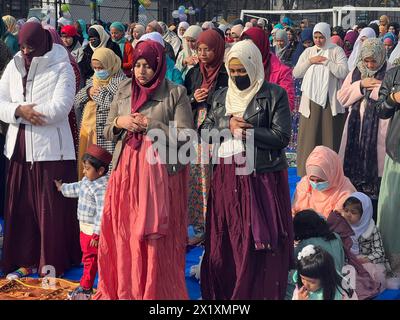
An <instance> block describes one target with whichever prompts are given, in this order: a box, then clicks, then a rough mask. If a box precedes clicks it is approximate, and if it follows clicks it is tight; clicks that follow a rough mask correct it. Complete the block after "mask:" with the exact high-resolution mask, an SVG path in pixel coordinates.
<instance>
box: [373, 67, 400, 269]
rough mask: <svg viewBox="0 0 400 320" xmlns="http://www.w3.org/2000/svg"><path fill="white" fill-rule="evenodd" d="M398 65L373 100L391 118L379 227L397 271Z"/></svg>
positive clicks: (399, 197) (399, 176)
mask: <svg viewBox="0 0 400 320" xmlns="http://www.w3.org/2000/svg"><path fill="white" fill-rule="evenodd" d="M399 71H400V67H399V66H396V67H394V68H391V69H390V70H388V71H387V72H386V74H385V77H384V79H383V81H382V85H381V89H380V90H379V100H378V103H377V104H376V107H377V108H378V112H379V113H378V114H379V118H380V119H390V122H389V128H388V131H387V135H386V157H385V165H384V169H383V176H382V183H381V186H380V193H379V200H378V228H379V230H380V231H381V233H382V238H383V243H384V245H385V251H386V253H387V255H388V258H389V261H390V265H391V267H392V270H393V272H395V273H399V272H400V238H399V236H398V233H399V232H398V226H399V224H400V215H399V208H400V190H399V188H398V187H397V186H399V185H400V148H399V145H400V129H399V128H400V121H399V119H400V118H399V117H400V112H399V110H400V93H399V91H400V87H399V85H398V84H399V83H400V72H399Z"/></svg>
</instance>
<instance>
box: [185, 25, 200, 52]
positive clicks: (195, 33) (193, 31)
mask: <svg viewBox="0 0 400 320" xmlns="http://www.w3.org/2000/svg"><path fill="white" fill-rule="evenodd" d="M202 32H203V30H202V29H201V27H200V26H190V27H189V28H188V29H187V30H186V32H185V34H184V35H183V40H182V41H183V43H182V47H183V52H184V55H185V58H186V57H191V56H197V52H196V50H191V49H190V48H189V45H188V44H187V42H186V39H185V38H186V37H188V38H193V39H195V40H196V41H197V39H198V38H199V35H200V33H202Z"/></svg>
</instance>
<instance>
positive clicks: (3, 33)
mask: <svg viewBox="0 0 400 320" xmlns="http://www.w3.org/2000/svg"><path fill="white" fill-rule="evenodd" d="M11 30H13V29H11ZM0 40H2V41H3V42H4V43H5V44H6V45H7V47H8V49H9V50H10V51H11V54H12V55H13V56H14V55H15V54H16V53H17V52H18V51H19V45H18V39H17V37H16V36H15V35H13V34H12V33H11V31H9V28H8V27H7V26H6V25H5V23H4V21H3V19H0Z"/></svg>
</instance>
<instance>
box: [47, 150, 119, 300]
mask: <svg viewBox="0 0 400 320" xmlns="http://www.w3.org/2000/svg"><path fill="white" fill-rule="evenodd" d="M111 159H112V155H111V154H110V153H109V152H108V151H106V150H104V149H103V148H101V147H99V146H97V145H95V144H92V145H90V146H89V148H88V149H87V150H86V153H85V154H84V155H83V158H82V161H83V174H84V178H83V179H82V180H81V181H79V182H75V183H69V184H66V183H62V181H61V180H59V181H57V180H56V181H54V183H55V184H56V186H57V189H58V191H61V192H62V194H63V195H64V197H68V198H77V197H79V200H78V219H79V226H80V230H81V233H80V241H81V248H82V253H83V256H82V263H83V266H84V267H83V275H82V278H81V281H80V286H79V287H77V288H76V289H75V290H74V291H72V292H71V293H70V294H69V298H70V299H72V300H74V299H77V298H78V296H79V295H82V294H83V295H84V297H85V298H87V299H89V298H90V296H91V294H92V293H93V283H94V280H95V277H96V273H97V250H98V249H97V248H98V243H99V236H100V222H101V215H102V213H103V203H104V194H105V191H106V187H107V172H108V165H109V164H110V162H111Z"/></svg>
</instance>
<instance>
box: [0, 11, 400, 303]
mask: <svg viewBox="0 0 400 320" xmlns="http://www.w3.org/2000/svg"><path fill="white" fill-rule="evenodd" d="M399 29H400V27H399V24H397V23H390V22H389V19H388V18H387V17H386V16H382V17H381V18H380V19H379V20H377V21H374V22H372V23H371V24H369V25H366V24H362V23H360V24H358V25H356V26H354V27H353V28H352V29H349V30H344V29H343V28H341V27H334V28H332V27H331V26H330V25H329V24H327V23H325V22H320V23H317V24H316V25H315V26H311V25H310V24H309V22H308V20H306V19H304V20H302V21H301V22H300V23H299V25H298V26H296V25H295V24H294V23H293V21H292V20H291V19H290V18H288V17H285V18H284V19H282V21H281V22H280V23H275V24H272V23H270V22H269V21H268V20H266V19H251V20H250V21H249V22H247V23H244V22H243V21H242V20H240V19H238V20H235V21H233V22H232V23H230V24H229V25H218V24H217V23H213V22H204V23H203V24H200V25H199V24H193V25H189V23H187V22H181V23H180V24H179V25H174V24H171V25H169V26H168V25H167V24H166V23H164V22H158V21H151V22H150V23H148V24H147V25H146V26H144V25H141V24H139V23H132V24H130V25H127V24H123V23H121V22H118V21H114V22H112V23H108V24H106V23H103V22H102V21H96V22H95V23H94V24H93V25H88V24H87V23H86V22H85V21H84V20H81V19H80V20H77V21H76V22H72V21H68V20H66V19H63V20H59V25H58V28H57V29H55V28H54V27H52V26H50V25H47V24H45V23H44V22H41V21H40V20H38V19H36V18H31V19H29V20H28V21H25V20H24V19H21V20H18V21H16V19H15V18H14V17H11V16H4V17H3V18H2V19H0V76H1V79H0V120H1V132H0V133H1V134H0V144H1V146H0V148H2V149H4V155H2V156H1V159H0V175H1V176H0V199H1V203H0V205H1V208H2V212H3V215H4V223H5V227H4V230H5V234H4V247H3V255H2V258H1V269H2V271H3V272H4V274H5V275H6V277H7V279H9V280H13V279H19V278H23V277H27V276H30V275H33V274H35V273H39V275H41V276H43V275H45V271H43V270H47V269H46V266H52V267H54V270H55V276H57V277H62V276H63V274H64V272H65V271H67V270H68V269H69V268H71V267H72V266H77V265H79V264H80V263H81V262H82V263H83V266H84V272H83V276H82V278H81V281H80V286H79V287H77V288H76V289H75V290H74V291H72V292H71V293H70V299H77V297H82V296H84V297H85V298H87V299H99V300H100V299H134V300H140V299H187V298H188V293H187V288H186V283H185V255H186V252H187V250H188V248H191V247H193V246H204V250H205V251H204V255H203V257H202V259H201V264H200V269H201V272H200V285H201V293H202V298H203V299H210V300H232V299H284V298H286V299H294V300H342V299H360V300H364V299H372V298H374V297H375V296H377V295H378V294H379V293H380V292H381V291H383V290H384V289H385V287H386V279H388V278H396V277H400V237H399V236H398V235H397V226H399V225H400V218H399V215H398V210H399V208H400V197H399V196H400V191H399V190H400V189H398V186H399V184H400V119H399V117H400V112H399V110H400V87H399V84H400V72H398V71H399V70H400V66H397V65H398V64H400V42H399ZM171 123H173V125H172V126H171ZM193 132H194V134H193ZM205 132H208V133H210V132H214V133H215V132H217V133H218V134H219V135H218V138H217V139H212V138H211V136H210V135H204V133H205ZM226 133H228V135H227V134H226ZM182 137H184V139H182ZM249 141H250V142H249ZM188 146H189V147H188ZM287 151H291V152H295V153H297V159H296V165H297V175H298V176H299V177H300V178H301V180H300V182H299V183H298V185H297V187H296V191H295V194H294V197H293V199H292V201H291V197H290V190H289V181H288V161H287V158H286V152H287ZM182 155H190V156H191V159H192V160H193V161H190V162H188V161H184V157H182ZM149 157H150V158H151V159H153V160H152V161H151V160H150V158H149ZM213 159H216V160H217V161H211V160H213ZM250 162H252V164H253V166H252V167H251V169H250V170H249V171H246V172H245V173H243V172H244V171H245V170H243V169H246V168H248V164H249V163H250ZM238 172H241V173H238ZM189 225H191V226H193V230H194V234H193V235H191V236H190V237H189V236H188V226H189ZM347 271H348V272H347ZM96 274H98V277H99V282H98V287H97V290H96V291H95V292H94V290H93V286H94V282H95V277H96Z"/></svg>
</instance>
